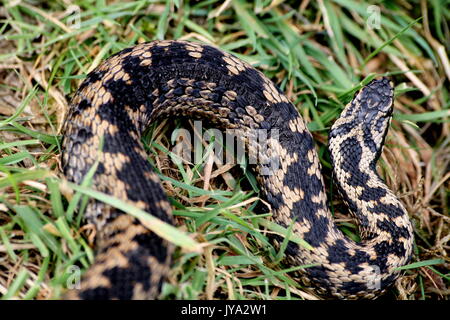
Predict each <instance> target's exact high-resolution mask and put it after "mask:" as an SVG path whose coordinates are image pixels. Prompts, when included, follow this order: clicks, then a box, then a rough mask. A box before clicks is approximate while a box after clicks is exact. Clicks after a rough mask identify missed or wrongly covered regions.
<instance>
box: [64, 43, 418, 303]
mask: <svg viewBox="0 0 450 320" xmlns="http://www.w3.org/2000/svg"><path fill="white" fill-rule="evenodd" d="M392 108H393V87H392V84H391V83H390V81H389V80H388V79H386V78H381V79H378V80H373V81H372V82H370V83H369V84H368V85H367V86H365V87H363V88H362V89H361V90H360V91H359V92H358V93H357V94H356V95H355V97H354V99H353V100H352V101H351V102H350V103H349V104H348V105H347V106H346V107H345V109H344V110H343V112H342V114H341V117H340V118H339V119H338V120H337V121H336V122H335V124H334V125H333V127H332V129H331V133H330V135H329V149H330V153H331V159H332V164H333V170H334V171H333V175H334V179H335V181H336V183H337V186H338V190H339V193H340V194H341V196H342V197H343V199H344V202H345V203H346V205H347V206H348V208H349V211H350V212H351V214H352V216H353V217H354V218H355V220H356V222H357V224H358V226H359V231H360V233H361V238H362V241H361V242H354V241H352V240H350V239H349V238H347V237H345V236H344V235H343V233H342V232H341V231H340V230H339V229H338V228H337V227H336V225H335V223H334V222H333V219H332V214H331V213H330V210H329V209H328V206H327V197H326V193H325V188H324V182H323V178H322V175H321V166H320V163H319V158H318V155H317V153H316V151H315V147H314V142H313V139H312V135H311V133H310V132H309V131H308V129H307V128H306V126H305V123H304V120H303V119H302V118H301V116H300V115H299V113H298V111H297V110H296V108H295V106H294V105H293V104H292V103H291V102H290V101H289V100H288V99H287V98H286V96H285V95H284V94H283V93H282V92H281V91H280V90H279V89H278V88H277V87H275V86H274V85H273V83H272V82H271V81H270V80H269V79H267V78H266V77H265V76H264V75H263V74H262V73H261V72H260V71H258V70H256V69H254V68H253V67H252V66H250V65H249V64H247V63H245V62H243V61H241V60H240V59H238V58H236V57H235V56H233V55H231V54H228V53H226V52H223V51H221V50H219V49H217V48H215V47H213V46H210V45H206V44H200V43H194V42H185V41H167V40H165V41H153V42H149V43H143V44H139V45H136V46H134V47H131V48H128V49H125V50H123V51H121V52H119V53H117V54H114V55H113V56H111V57H110V58H108V59H107V60H106V61H105V62H103V63H102V64H100V66H98V67H97V68H96V69H95V70H94V71H92V72H91V73H89V75H88V76H87V78H86V79H85V80H84V82H83V83H82V84H81V86H80V88H79V89H78V91H77V93H76V94H75V95H74V97H73V99H72V101H71V104H70V109H69V112H68V115H67V117H66V121H65V123H64V127H63V134H64V139H63V153H62V168H63V173H64V175H65V176H66V178H67V179H68V180H69V181H72V182H74V183H77V184H80V183H81V182H82V180H83V177H84V176H85V174H86V173H87V172H88V170H89V169H90V168H91V167H92V166H93V165H94V163H96V162H97V163H98V167H97V169H96V171H95V173H94V176H93V178H92V181H93V182H92V187H93V188H95V189H96V190H98V191H101V192H104V193H106V194H109V195H113V196H115V197H117V198H119V199H122V200H125V201H127V202H128V203H131V204H133V205H134V206H136V207H138V208H140V209H143V210H145V211H147V212H149V213H150V214H152V215H153V216H155V217H157V218H159V219H161V220H163V221H165V222H167V223H171V224H173V217H172V214H171V206H170V205H169V202H168V200H167V198H166V196H165V194H164V191H163V189H162V187H161V185H160V181H159V178H158V176H157V175H156V173H155V172H154V171H153V169H152V166H151V164H150V163H149V162H148V160H147V154H146V152H145V151H144V147H143V144H142V142H141V135H142V133H143V131H144V130H145V128H147V127H148V126H149V124H150V123H152V122H153V121H155V120H156V119H161V118H164V117H173V116H179V117H189V118H201V119H207V120H208V121H210V122H211V123H214V124H216V125H217V126H218V127H220V128H222V129H226V128H231V129H235V130H238V132H240V133H241V134H240V135H241V136H242V137H245V136H246V135H248V134H249V133H250V132H251V131H252V130H254V129H265V130H268V132H269V133H270V132H271V131H270V130H272V129H277V130H278V132H279V134H278V136H277V137H276V138H277V139H275V137H271V136H270V134H269V136H268V139H269V140H271V142H272V143H271V145H270V147H269V148H268V150H267V152H266V154H265V155H266V156H267V157H268V158H269V160H279V166H278V167H277V168H273V167H272V166H270V165H268V164H267V163H259V164H256V166H255V168H254V170H255V172H256V175H257V179H258V182H259V183H260V185H261V190H262V197H263V198H264V199H266V200H267V202H268V203H269V204H270V207H271V212H272V215H273V220H274V221H275V222H276V223H277V224H279V225H281V226H283V227H286V228H289V227H290V226H291V224H292V222H293V221H294V222H293V227H292V228H293V229H292V230H293V233H294V234H295V235H296V236H298V237H300V238H302V239H304V240H306V242H308V243H309V244H310V246H311V247H312V250H310V249H307V248H304V247H303V246H300V245H297V244H296V243H294V242H292V241H291V242H289V244H288V246H287V248H286V251H285V255H286V261H287V262H288V263H290V264H292V265H307V264H313V266H312V267H309V268H305V269H303V271H302V272H303V276H304V277H305V278H306V279H307V281H308V283H311V284H312V285H313V286H314V287H316V288H317V290H318V292H319V293H321V294H326V295H331V296H334V297H337V298H359V297H365V298H373V297H376V296H378V295H380V294H381V293H383V291H385V289H386V288H387V287H388V286H389V285H391V284H392V283H393V282H394V280H395V279H396V278H397V277H398V276H399V274H400V272H399V271H398V270H397V269H396V268H398V267H400V266H403V265H405V264H406V263H408V261H410V259H411V255H412V247H413V229H412V226H411V223H410V221H409V218H408V214H407V212H406V210H405V208H404V207H403V205H402V204H401V203H400V201H399V200H398V199H397V197H396V196H395V195H394V194H393V192H392V191H390V190H389V189H388V188H387V186H386V185H385V184H384V182H383V181H382V180H381V178H380V177H379V175H378V174H377V172H376V162H377V160H378V158H379V156H380V153H381V150H382V147H383V144H384V139H385V136H386V132H387V130H388V126H389V124H390V120H391V116H392ZM243 139H244V140H245V139H246V138H243ZM247 142H248V141H247ZM248 145H249V148H250V149H251V148H254V147H255V146H254V145H251V144H248ZM250 151H251V150H250ZM263 172H264V174H263ZM267 173H268V174H267ZM85 218H86V220H87V222H89V223H92V224H94V225H95V227H96V229H97V239H96V248H97V249H96V257H95V261H94V264H93V265H92V266H91V267H90V268H89V269H88V270H87V272H86V273H85V275H84V276H83V279H82V281H81V289H79V290H71V291H68V292H67V293H66V295H65V296H64V298H67V299H154V298H157V297H158V295H159V293H160V290H161V285H162V283H163V281H164V278H165V276H166V275H167V273H168V271H169V267H170V264H171V254H172V252H173V249H174V248H173V245H172V244H170V243H169V242H168V241H166V240H164V239H162V238H160V237H159V236H157V235H156V234H154V233H152V232H151V231H149V230H148V229H147V228H146V227H144V226H143V225H142V224H141V223H140V222H139V220H137V219H136V218H133V217H132V216H130V215H128V214H125V213H124V212H122V211H120V210H118V209H115V208H113V207H110V206H107V205H105V204H103V203H101V202H98V201H94V200H91V201H90V202H89V203H88V205H87V208H86V211H85ZM274 241H275V242H277V241H280V239H278V240H277V238H275V240H274Z"/></svg>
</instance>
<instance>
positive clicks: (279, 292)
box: [0, 0, 450, 300]
mask: <svg viewBox="0 0 450 320" xmlns="http://www.w3.org/2000/svg"><path fill="white" fill-rule="evenodd" d="M444 2H445V1H438V0H435V1H429V2H426V1H409V2H404V1H392V2H379V1H374V2H373V5H375V6H372V7H369V5H368V4H367V3H366V2H364V1H349V0H334V1H326V0H320V1H317V2H312V1H302V2H301V4H300V5H298V4H295V3H296V2H295V1H268V0H257V1H255V2H253V3H249V2H246V1H243V0H233V1H216V0H206V1H190V2H189V1H185V2H181V1H144V0H142V1H108V3H106V1H102V0H98V1H93V0H79V1H70V0H68V1H61V0H56V1H48V2H45V3H41V2H34V1H20V2H19V1H13V0H9V1H5V0H2V5H1V6H0V21H1V24H0V295H1V296H2V298H3V299H13V298H18V299H50V298H55V297H58V296H59V295H60V293H61V290H62V288H63V286H64V285H65V284H66V283H72V282H73V280H76V277H78V276H79V273H80V271H82V270H84V269H86V268H88V266H89V265H90V264H91V263H92V261H93V258H94V255H93V249H92V248H93V239H94V235H95V230H94V229H93V227H92V226H90V225H86V224H84V222H83V220H82V219H81V218H82V215H81V214H79V213H77V211H76V208H77V207H80V208H81V209H80V212H83V208H84V207H85V205H86V202H87V199H88V198H89V197H94V198H97V199H101V200H102V201H105V202H107V203H110V204H112V205H115V206H118V207H120V206H123V207H122V208H123V209H124V210H125V211H127V212H129V214H135V215H139V216H140V217H141V218H142V220H143V221H146V222H147V224H146V225H147V226H148V227H149V228H153V229H154V230H157V231H159V232H161V234H163V235H164V236H167V237H169V238H170V239H171V240H172V241H173V242H175V243H178V244H180V246H179V249H178V250H177V251H176V253H175V256H174V265H173V268H172V270H171V274H170V277H169V279H168V280H167V282H166V283H165V285H164V287H163V292H162V298H167V299H171V298H177V299H212V298H214V299H230V298H231V299H277V300H284V299H316V298H317V297H316V296H315V295H314V292H313V291H311V290H310V289H308V287H305V286H303V285H301V283H300V282H299V281H297V280H298V279H297V276H296V274H295V272H294V271H295V270H296V269H298V268H299V267H296V268H292V267H291V266H289V265H286V264H284V263H283V259H282V258H283V253H284V249H285V246H286V241H284V242H283V243H282V245H281V247H280V248H278V249H277V248H275V247H273V246H272V244H271V243H270V242H269V241H268V237H267V235H268V234H269V233H273V232H276V233H282V234H285V235H290V230H289V228H288V229H287V230H286V229H281V227H280V226H277V225H276V224H274V223H273V222H271V221H270V214H269V213H268V212H267V213H265V214H256V213H255V212H254V209H255V207H256V206H257V205H258V203H259V202H260V201H259V198H258V195H259V193H258V192H259V189H258V186H257V184H256V183H255V178H254V176H253V175H252V172H251V171H249V170H246V166H242V167H240V166H229V167H222V166H216V165H214V164H213V165H212V166H211V165H210V162H209V161H208V159H209V155H210V153H205V156H204V157H203V161H202V162H201V163H200V164H197V165H188V164H184V163H183V164H178V165H177V164H176V163H174V162H173V161H170V159H171V158H170V151H169V150H171V149H172V141H171V138H170V134H171V131H170V130H171V129H174V128H180V127H185V128H190V127H191V126H193V124H192V123H191V122H189V121H175V122H174V123H166V122H163V123H159V124H157V125H155V126H154V127H153V130H152V131H151V132H152V133H149V135H148V136H147V137H146V139H145V140H144V142H145V143H146V144H147V147H148V152H149V161H151V162H152V163H153V164H154V166H155V167H156V169H157V170H158V173H159V174H160V176H161V179H162V181H163V185H164V188H165V190H166V192H167V194H168V196H169V198H170V200H171V202H172V205H173V209H174V214H175V216H176V217H177V222H178V227H177V228H176V229H174V228H167V226H165V225H161V224H160V223H159V221H157V220H154V219H153V220H152V218H151V217H149V216H148V214H146V213H145V212H139V211H138V210H137V209H136V208H133V207H129V206H128V205H126V204H124V203H121V202H120V201H118V200H117V199H113V198H108V197H106V196H105V195H102V194H97V193H95V192H94V191H93V190H92V189H91V188H90V187H89V177H86V179H85V183H84V185H81V186H74V185H71V184H68V183H66V182H65V181H64V179H63V178H62V176H61V173H60V170H59V161H60V159H59V154H60V136H59V132H60V129H61V125H62V121H63V119H64V116H65V114H66V113H67V108H68V101H69V100H70V96H71V94H73V92H74V91H75V90H76V88H77V86H78V85H79V84H80V83H81V81H82V79H83V78H84V76H85V74H86V73H88V72H89V71H90V70H92V69H93V68H94V67H95V66H97V65H98V64H99V63H100V62H101V61H102V60H103V59H105V58H106V57H108V56H109V55H111V54H112V53H115V52H117V51H119V50H121V49H123V48H126V47H129V46H131V45H133V44H136V43H139V42H143V41H150V40H153V39H184V40H193V41H202V42H206V43H212V44H214V45H216V46H219V47H221V48H222V49H224V50H226V51H229V52H232V53H234V54H235V55H237V56H238V57H240V58H242V59H243V60H246V61H247V62H249V63H251V64H252V65H254V66H255V67H257V68H258V69H260V70H262V71H263V72H264V73H265V74H266V75H267V76H268V77H270V78H271V79H272V80H273V81H274V82H275V83H276V84H277V85H279V86H280V87H281V88H282V90H284V91H285V92H286V94H287V96H288V97H289V98H290V100H291V101H293V102H294V104H295V105H296V106H297V107H298V110H299V111H300V113H301V114H302V116H303V117H304V118H305V120H306V121H307V122H308V127H309V129H310V130H311V131H312V132H313V136H314V138H315V140H316V142H317V148H318V151H319V155H320V160H321V162H322V164H323V174H324V177H325V182H326V185H327V190H328V191H329V194H328V196H329V197H330V199H332V201H331V205H332V210H333V212H334V215H335V218H336V221H337V223H338V224H339V226H340V228H341V229H342V230H343V231H344V232H345V233H346V234H347V235H348V236H350V237H352V238H356V239H357V238H358V235H357V229H356V227H355V224H354V223H353V221H352V220H351V219H349V217H348V216H347V215H346V211H345V209H344V207H343V206H342V204H341V201H340V200H339V198H338V197H336V196H335V194H334V192H333V186H332V183H331V180H330V175H331V174H330V173H331V171H330V163H329V156H328V153H327V151H326V142H327V133H328V129H329V128H330V126H331V124H332V123H333V121H334V120H335V119H336V117H337V116H338V115H339V113H340V111H341V110H342V108H343V106H344V105H345V104H346V103H347V102H348V101H349V100H350V99H351V97H352V95H353V93H354V92H355V91H356V90H358V89H359V88H360V87H361V86H362V85H364V84H366V83H368V82H369V81H370V80H371V79H372V78H374V77H375V76H380V75H388V76H390V77H391V78H392V80H393V81H394V82H395V84H396V88H395V89H396V90H395V94H396V101H395V113H394V121H393V123H392V126H391V129H390V132H389V135H388V137H387V142H386V147H385V149H384V152H383V155H382V158H381V161H380V163H379V167H380V173H381V175H382V176H383V177H384V178H385V180H386V182H387V184H388V185H389V186H390V188H392V189H393V190H394V192H395V193H396V194H397V195H399V196H400V198H401V200H402V202H403V203H404V204H405V206H406V208H407V209H408V212H409V213H410V217H411V220H412V221H413V224H414V230H415V236H416V246H415V256H414V261H413V263H412V264H410V265H408V266H406V267H405V276H404V277H402V278H401V279H400V280H399V281H397V283H396V285H395V286H394V287H393V288H392V289H391V290H390V291H389V292H388V294H387V298H388V299H399V300H425V299H427V300H428V299H449V297H450V288H449V285H450V272H449V269H450V268H449V263H450V261H449V258H448V249H449V241H450V232H449V231H450V215H449V201H448V199H449V186H450V184H449V177H450V174H449V172H448V171H449V170H448V168H449V162H450V157H449V155H450V138H449V133H450V132H449V131H450V126H449V125H448V120H449V116H450V99H449V91H448V88H449V87H450V86H449V82H450V64H449V60H448V53H449V49H450V48H449V47H448V44H449V43H450V33H449V23H448V21H449V20H450V11H449V9H448V8H446V6H445V5H444ZM69 4H71V5H75V6H76V7H73V6H72V8H78V9H79V10H78V9H77V10H78V11H77V10H75V14H74V13H70V10H68V9H69V8H70V7H69ZM77 12H78V13H79V15H77V14H76V13H77ZM377 12H380V15H379V16H377V15H376V13H377ZM204 146H205V150H209V149H208V148H209V147H208V143H207V142H206V141H204ZM165 228H166V229H165ZM291 240H292V241H297V242H299V243H302V240H301V239H296V238H293V239H291ZM74 266H75V267H74ZM67 270H70V272H66V271H67Z"/></svg>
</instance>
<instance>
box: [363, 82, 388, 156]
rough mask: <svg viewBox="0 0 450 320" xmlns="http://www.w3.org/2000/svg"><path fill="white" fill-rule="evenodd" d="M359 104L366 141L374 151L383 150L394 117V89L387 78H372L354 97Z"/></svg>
mask: <svg viewBox="0 0 450 320" xmlns="http://www.w3.org/2000/svg"><path fill="white" fill-rule="evenodd" d="M354 101H355V103H357V104H359V110H358V113H357V114H358V115H357V122H358V123H359V124H360V125H361V129H362V133H363V134H364V141H365V142H366V143H368V144H370V145H371V146H372V148H371V149H372V151H375V149H376V152H377V153H380V152H381V148H382V145H383V143H384V138H385V137H386V133H387V130H388V127H389V123H390V120H391V118H392V111H393V101H394V89H393V84H392V82H391V81H389V79H387V78H381V79H379V80H372V81H371V82H370V83H369V84H368V85H367V86H365V87H364V88H362V89H361V90H360V92H359V93H358V94H357V96H356V97H355V99H354Z"/></svg>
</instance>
